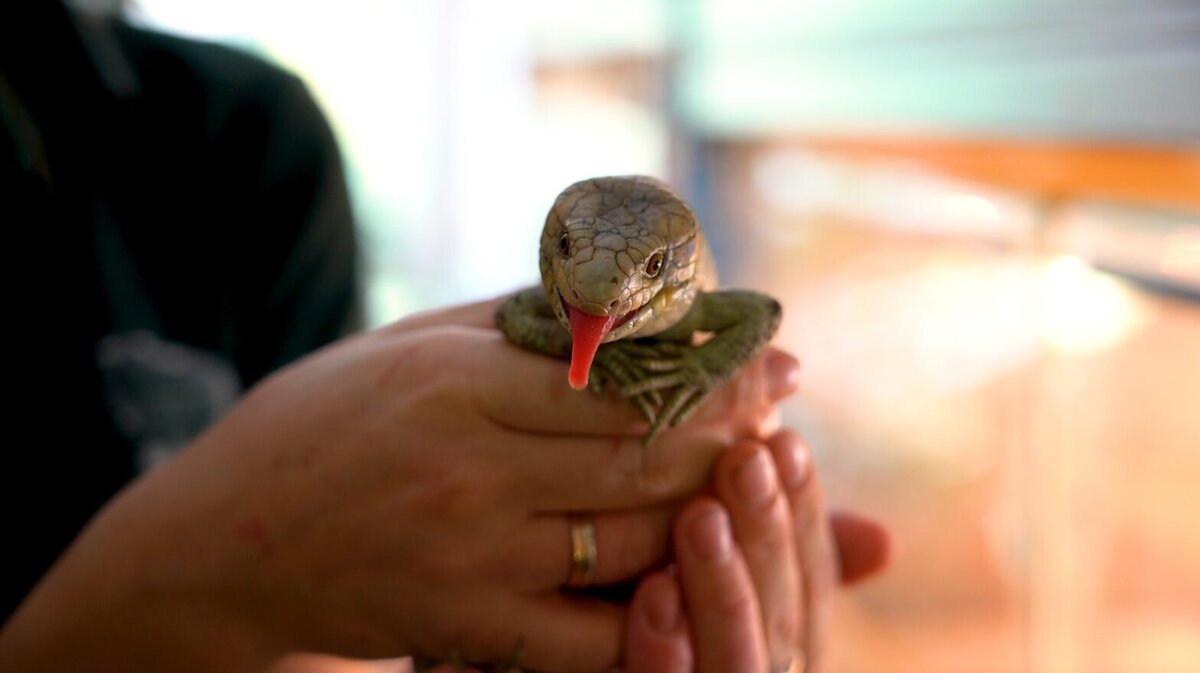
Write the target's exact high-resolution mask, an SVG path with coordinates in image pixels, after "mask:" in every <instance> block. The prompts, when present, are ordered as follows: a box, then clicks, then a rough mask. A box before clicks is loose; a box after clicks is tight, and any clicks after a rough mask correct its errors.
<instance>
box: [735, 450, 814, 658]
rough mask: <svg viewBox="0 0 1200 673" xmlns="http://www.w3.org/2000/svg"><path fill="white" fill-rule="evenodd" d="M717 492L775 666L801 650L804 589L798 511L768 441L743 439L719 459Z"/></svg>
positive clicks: (793, 656)
mask: <svg viewBox="0 0 1200 673" xmlns="http://www.w3.org/2000/svg"><path fill="white" fill-rule="evenodd" d="M715 482H716V492H717V496H718V497H719V498H720V499H721V502H722V503H723V504H724V505H725V507H726V509H727V510H728V511H729V514H730V518H731V520H732V524H733V533H734V538H735V539H736V540H737V544H738V548H739V549H741V552H742V555H743V556H744V557H745V559H746V565H747V567H748V569H749V570H750V575H751V577H752V578H753V580H754V587H755V590H756V592H757V595H758V602H759V607H760V609H761V610H762V619H763V629H764V633H765V635H766V638H767V645H768V647H769V651H770V654H771V661H772V663H773V670H778V669H780V668H781V667H782V666H783V665H785V664H786V663H787V662H789V661H791V660H792V659H794V658H795V657H796V656H797V650H798V647H799V645H800V643H799V640H800V630H799V625H800V618H801V615H800V609H801V598H802V591H801V587H800V581H801V580H800V576H799V569H798V567H797V562H796V548H795V540H794V535H795V533H794V529H793V525H792V514H791V508H790V504H789V501H788V499H787V497H786V496H785V495H784V494H783V492H782V490H781V489H780V487H779V481H778V478H777V477H776V474H775V465H774V462H773V461H772V459H771V456H770V454H769V453H768V449H767V447H766V446H765V445H764V444H763V443H762V442H759V441H754V440H743V441H742V442H739V443H738V444H737V445H735V446H733V447H732V448H730V449H729V450H728V451H725V452H724V453H722V454H721V456H720V457H719V458H718V459H717V465H716V473H715Z"/></svg>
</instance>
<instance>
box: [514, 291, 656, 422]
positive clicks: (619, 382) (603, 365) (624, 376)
mask: <svg viewBox="0 0 1200 673" xmlns="http://www.w3.org/2000/svg"><path fill="white" fill-rule="evenodd" d="M495 319H496V327H498V328H499V329H500V331H501V332H503V333H504V334H505V336H507V337H508V339H509V340H510V341H512V342H513V343H515V344H517V345H518V346H521V347H522V348H526V349H528V350H531V351H533V352H535V353H543V354H545V355H550V356H552V357H556V358H560V359H569V358H570V357H571V333H570V332H568V331H567V330H566V328H564V327H563V326H562V324H561V323H560V322H559V321H558V319H557V318H556V317H555V315H554V310H553V309H552V308H551V307H550V301H549V300H548V299H547V298H546V292H545V291H544V290H543V289H542V288H539V287H531V288H527V289H524V290H521V291H520V292H517V293H516V294H514V295H513V296H511V297H509V298H508V299H506V300H504V301H503V302H502V303H501V304H500V305H499V306H498V307H496V315H495ZM630 346H631V344H629V343H627V342H624V341H617V342H613V343H609V344H604V345H603V346H601V347H600V349H599V350H598V352H597V353H596V359H595V360H594V361H593V363H592V368H593V376H592V377H591V380H590V383H589V388H590V389H591V390H592V392H593V393H596V394H602V393H603V390H604V387H605V384H606V382H612V384H613V386H614V388H615V389H616V390H618V391H620V390H622V389H624V388H626V387H628V386H630V385H633V384H635V383H637V382H638V381H640V380H644V379H645V378H646V376H647V375H648V374H649V372H647V371H646V370H644V369H642V368H641V366H640V365H639V364H638V361H637V360H638V357H637V356H639V355H640V356H644V355H645V353H644V352H639V351H636V350H634V351H631V350H630ZM622 396H623V397H628V398H630V399H631V400H632V401H633V403H634V405H636V406H637V408H638V409H639V410H640V411H641V412H642V415H643V416H645V417H646V420H648V421H650V422H651V423H654V422H655V420H656V418H657V416H658V411H657V410H658V408H659V407H660V406H662V403H663V398H662V395H661V394H660V393H659V392H658V391H657V390H646V391H643V392H638V393H632V394H629V395H622Z"/></svg>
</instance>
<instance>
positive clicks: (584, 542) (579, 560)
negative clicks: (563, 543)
mask: <svg viewBox="0 0 1200 673" xmlns="http://www.w3.org/2000/svg"><path fill="white" fill-rule="evenodd" d="M567 521H568V523H569V524H570V526H571V574H570V575H569V576H568V577H567V586H569V587H586V586H588V585H590V584H591V583H592V579H593V578H594V577H595V575H596V554H597V551H596V522H595V520H594V519H593V518H592V517H591V515H587V514H572V515H571V516H569V517H567Z"/></svg>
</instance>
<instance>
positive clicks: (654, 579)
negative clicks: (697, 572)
mask: <svg viewBox="0 0 1200 673" xmlns="http://www.w3.org/2000/svg"><path fill="white" fill-rule="evenodd" d="M625 652H626V654H625V669H624V673H692V671H693V669H694V663H695V662H694V657H693V656H692V647H691V644H690V641H689V640H688V626H687V620H686V619H685V615H684V612H683V605H682V597H681V596H680V589H679V582H678V581H677V580H676V579H675V578H674V577H672V576H671V574H670V573H668V572H666V571H659V572H655V573H652V574H650V575H648V576H647V577H645V578H644V579H643V580H642V581H641V584H639V585H638V589H637V592H636V593H634V595H633V601H632V602H631V603H630V605H629V621H628V623H627V626H626V629H625Z"/></svg>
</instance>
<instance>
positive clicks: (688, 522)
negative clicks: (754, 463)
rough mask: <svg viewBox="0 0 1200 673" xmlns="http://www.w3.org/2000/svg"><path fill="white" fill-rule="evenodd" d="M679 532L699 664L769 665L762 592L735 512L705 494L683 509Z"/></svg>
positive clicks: (711, 668)
mask: <svg viewBox="0 0 1200 673" xmlns="http://www.w3.org/2000/svg"><path fill="white" fill-rule="evenodd" d="M674 533H675V553H676V557H677V559H678V563H679V578H680V583H681V585H682V587H683V593H684V596H686V603H687V613H688V618H689V623H690V625H691V634H692V642H693V643H694V644H695V652H694V654H695V657H696V668H695V670H696V671H697V672H698V673H726V672H728V671H766V670H767V667H768V665H769V661H770V656H769V654H768V652H767V645H766V640H765V636H764V635H763V631H762V622H761V619H762V618H761V613H760V611H759V606H758V597H757V596H756V595H755V591H754V584H753V581H752V580H751V578H750V571H749V570H748V569H747V568H746V562H745V560H744V559H743V557H742V554H741V552H740V551H739V550H738V547H737V545H736V544H735V543H734V539H733V532H732V530H731V529H730V521H729V515H728V514H727V513H726V512H725V510H724V508H722V507H721V505H720V503H719V502H717V501H716V500H714V499H712V498H709V497H700V498H697V499H695V500H693V501H691V502H689V503H688V504H687V505H685V506H684V507H683V509H682V510H680V513H679V518H678V519H677V521H676V526H675V530H674Z"/></svg>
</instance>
